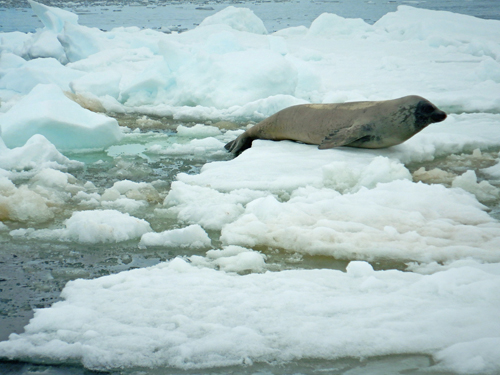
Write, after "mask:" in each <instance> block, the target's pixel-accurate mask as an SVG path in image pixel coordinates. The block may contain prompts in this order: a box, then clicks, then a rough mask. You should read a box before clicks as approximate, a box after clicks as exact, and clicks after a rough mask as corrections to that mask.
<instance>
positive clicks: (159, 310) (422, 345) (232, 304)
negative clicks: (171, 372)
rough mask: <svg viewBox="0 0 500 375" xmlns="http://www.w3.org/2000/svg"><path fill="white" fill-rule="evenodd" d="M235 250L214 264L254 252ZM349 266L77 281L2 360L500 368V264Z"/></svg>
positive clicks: (94, 365) (174, 264)
mask: <svg viewBox="0 0 500 375" xmlns="http://www.w3.org/2000/svg"><path fill="white" fill-rule="evenodd" d="M235 250H236V249H234V248H233V249H229V248H227V249H225V250H223V251H222V252H220V253H219V252H213V253H211V255H210V256H211V257H212V259H214V260H217V259H222V258H224V256H222V257H219V258H217V256H218V255H223V254H222V253H224V252H227V253H229V252H230V251H231V252H232V253H233V254H235V255H234V256H236V257H237V256H238V255H241V254H247V252H245V251H242V252H239V251H235ZM240 250H241V249H240ZM250 254H251V253H250ZM224 255H229V254H224ZM229 258H230V257H229ZM351 267H352V268H356V269H357V271H360V274H359V277H352V275H351V274H350V273H344V272H341V271H336V270H329V269H322V270H321V269H315V270H290V271H281V272H265V273H261V274H250V275H244V276H240V275H236V274H234V273H226V272H223V271H216V270H213V269H210V268H207V267H200V266H199V265H197V264H194V265H193V264H189V263H188V262H186V261H184V260H182V259H180V258H176V259H174V260H172V261H170V262H165V263H162V264H159V265H157V266H155V267H150V268H142V269H135V270H131V271H126V272H122V273H119V274H116V275H110V276H105V277H101V278H97V279H93V280H74V281H70V282H69V283H68V284H67V285H66V287H65V288H64V290H63V291H62V293H61V298H62V299H63V301H60V302H56V303H54V304H53V305H52V306H51V307H50V308H46V309H38V310H37V311H36V312H35V316H34V317H33V319H31V321H30V322H29V324H28V325H27V326H26V328H25V332H24V333H21V334H12V335H11V336H10V338H9V340H8V341H4V342H1V343H0V356H3V357H8V358H11V359H24V358H32V359H33V358H36V360H40V361H44V363H47V362H57V363H59V362H75V361H76V362H81V363H82V364H83V365H84V366H85V367H87V368H90V369H95V370H103V369H107V370H108V371H109V370H111V369H120V368H121V369H123V368H136V367H155V368H158V367H162V368H164V367H175V368H182V369H186V370H190V369H193V368H196V369H198V372H203V370H201V369H210V368H213V367H222V366H231V365H238V366H241V363H244V361H247V362H248V361H252V362H269V361H272V362H276V363H283V362H290V361H296V360H307V359H309V358H310V359H315V360H318V359H321V360H334V359H338V358H343V357H350V358H352V357H356V358H368V357H373V356H383V355H387V354H388V353H391V354H408V353H427V354H430V355H434V356H435V359H436V360H438V361H439V360H442V367H441V370H443V368H444V369H445V370H454V371H458V370H460V369H467V370H468V371H470V372H473V373H497V372H498V371H499V370H500V360H499V357H498V349H497V347H498V338H497V337H496V336H495V333H496V332H498V330H499V329H500V322H499V320H498V310H499V309H500V302H499V300H498V298H497V295H498V289H499V288H500V269H499V265H498V264H492V265H488V267H484V265H481V264H478V263H475V262H470V263H469V265H468V266H458V267H450V268H449V269H446V270H442V271H440V272H435V273H433V274H431V275H420V274H416V273H413V272H400V271H396V270H388V271H374V270H372V269H371V267H370V266H369V265H368V264H367V263H355V264H351ZM131 301H133V303H131ZM291 327H293V329H290V328H291ZM131 338H133V339H131ZM462 365H464V366H465V367H462ZM384 373H385V372H384Z"/></svg>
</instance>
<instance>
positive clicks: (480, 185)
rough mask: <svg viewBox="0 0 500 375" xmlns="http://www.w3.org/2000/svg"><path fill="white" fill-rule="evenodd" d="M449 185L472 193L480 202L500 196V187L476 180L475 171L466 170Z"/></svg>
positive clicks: (493, 199)
mask: <svg viewBox="0 0 500 375" xmlns="http://www.w3.org/2000/svg"><path fill="white" fill-rule="evenodd" d="M451 186H453V187H457V188H462V189H464V190H465V191H468V192H469V193H472V194H474V195H475V196H476V197H477V199H478V200H479V201H481V202H490V201H495V200H497V199H499V198H500V189H499V188H497V187H495V186H493V185H491V184H490V183H489V182H488V181H481V182H478V181H477V176H476V172H474V171H473V170H468V171H467V172H465V173H464V174H462V175H461V176H458V177H455V179H454V180H453V182H452V184H451Z"/></svg>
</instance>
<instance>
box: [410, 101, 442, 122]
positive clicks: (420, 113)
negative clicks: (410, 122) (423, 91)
mask: <svg viewBox="0 0 500 375" xmlns="http://www.w3.org/2000/svg"><path fill="white" fill-rule="evenodd" d="M445 118H446V113H444V112H443V111H441V110H440V109H438V108H437V107H436V106H435V105H434V104H432V103H431V102H430V101H428V100H426V99H424V98H422V99H421V100H420V101H419V102H418V103H417V107H416V108H415V127H416V128H417V129H423V128H425V127H426V126H427V125H429V124H433V123H435V122H441V121H444V119H445Z"/></svg>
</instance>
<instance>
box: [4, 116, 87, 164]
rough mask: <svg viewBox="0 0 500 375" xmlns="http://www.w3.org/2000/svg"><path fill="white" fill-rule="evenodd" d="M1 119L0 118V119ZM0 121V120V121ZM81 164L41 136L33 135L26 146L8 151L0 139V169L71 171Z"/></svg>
mask: <svg viewBox="0 0 500 375" xmlns="http://www.w3.org/2000/svg"><path fill="white" fill-rule="evenodd" d="M0 118H1V117H0ZM0 121H1V120H0ZM83 165H84V164H83V163H81V162H79V161H76V160H70V159H68V158H67V157H66V156H64V155H63V154H61V153H60V152H59V151H57V149H56V147H55V146H54V145H53V144H52V143H50V142H49V141H48V140H47V138H45V137H44V136H43V135H41V134H35V135H33V136H32V137H31V138H30V139H28V141H27V142H26V144H24V145H23V146H20V147H16V148H13V149H8V148H7V146H5V144H3V141H2V139H1V138H0V168H3V169H8V170H28V169H35V170H39V169H43V168H53V169H62V170H66V169H73V168H81V167H83Z"/></svg>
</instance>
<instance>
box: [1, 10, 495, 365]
mask: <svg viewBox="0 0 500 375" xmlns="http://www.w3.org/2000/svg"><path fill="white" fill-rule="evenodd" d="M30 4H31V6H32V8H33V10H34V12H35V14H36V15H37V16H38V17H39V18H40V20H41V21H42V23H43V25H44V28H43V29H39V30H37V31H36V32H35V33H27V34H24V33H19V32H12V33H2V34H0V51H1V55H0V57H1V58H0V103H1V107H0V130H1V132H0V137H1V139H0V220H1V222H0V237H1V239H2V241H3V242H7V241H27V243H36V242H40V241H45V242H49V243H55V244H64V243H68V242H70V243H75V244H76V243H78V244H86V245H89V246H91V245H95V244H122V243H134V244H136V245H137V247H138V248H154V249H158V251H169V252H171V251H174V252H175V251H177V252H178V253H177V254H178V256H177V257H174V259H172V260H169V261H165V262H162V263H160V264H158V265H156V266H153V267H149V268H140V269H135V270H130V271H125V272H121V273H119V274H115V275H109V276H105V277H100V278H96V279H93V280H83V279H79V280H73V281H70V282H69V283H68V284H67V285H66V287H65V288H64V290H63V292H62V295H61V297H62V301H60V302H57V303H55V304H53V305H52V307H50V308H45V309H39V310H37V311H36V312H35V316H34V318H33V319H32V320H31V321H30V322H29V324H28V325H27V326H26V327H25V332H24V333H21V334H12V335H11V336H10V337H9V339H8V340H6V341H3V342H0V357H2V358H8V359H16V360H30V361H41V362H44V363H46V362H49V363H61V362H70V363H73V362H80V363H81V364H83V365H84V366H85V367H87V368H89V369H113V368H124V367H131V368H136V367H159V366H169V367H176V368H181V369H191V368H200V369H202V368H209V367H222V366H232V365H242V364H244V365H251V364H252V363H261V362H267V363H278V364H280V363H289V362H290V361H297V360H300V359H322V360H336V359H339V358H345V357H355V358H369V357H375V356H386V355H387V356H390V355H398V354H416V355H419V354H423V355H429V356H431V357H432V358H433V361H434V363H433V364H432V367H433V368H434V369H435V370H436V371H449V372H450V371H451V372H453V373H470V374H494V373H498V372H500V352H499V349H498V348H500V317H499V315H498V311H499V309H500V300H499V298H498V290H499V288H500V222H499V217H500V216H499V214H498V213H499V211H500V208H499V201H500V158H499V155H498V153H499V151H500V132H499V131H498V127H499V126H500V114H499V113H500V95H499V94H500V45H499V44H498V40H499V39H498V38H499V37H500V21H491V20H481V19H478V18H474V17H470V16H464V15H458V14H454V13H449V12H442V11H430V10H423V9H416V8H412V7H409V6H400V7H399V8H398V10H397V11H396V12H392V13H388V14H387V15H385V16H383V17H382V18H381V19H380V20H379V21H377V22H375V24H373V25H370V24H368V23H366V22H364V21H363V20H361V19H347V18H342V17H340V16H338V15H335V14H322V15H321V16H319V17H318V18H317V19H316V20H315V21H314V22H313V23H312V24H311V25H310V27H306V26H300V27H292V28H286V29H282V30H279V31H277V32H275V33H271V34H270V33H268V31H267V30H266V28H265V26H264V24H263V22H262V21H261V20H260V19H259V18H258V17H257V16H256V15H255V14H254V13H253V12H252V11H251V10H249V9H245V8H237V7H228V8H226V9H224V10H222V11H221V12H218V13H216V14H215V15H213V16H210V17H208V18H206V19H205V21H203V22H202V23H201V24H200V25H199V26H198V27H196V28H194V29H193V30H189V31H186V32H183V33H171V34H164V33H162V32H159V31H153V30H148V29H144V30H141V29H139V28H136V27H126V28H125V27H118V28H115V29H113V30H111V31H108V32H104V31H101V30H99V29H97V28H89V27H85V26H81V25H79V24H78V16H77V15H75V14H73V13H71V12H68V11H64V10H60V9H56V8H52V7H49V6H45V5H42V4H38V3H36V2H34V1H30ZM410 94H416V95H421V96H423V97H425V98H427V99H429V100H430V101H432V102H433V103H434V104H436V105H437V106H438V107H439V108H441V109H443V110H445V111H446V112H447V113H448V118H447V119H446V120H445V121H444V122H443V123H439V124H434V125H430V126H429V127H428V128H426V129H425V130H423V131H422V132H421V133H419V134H417V135H416V136H414V137H413V138H411V139H410V140H408V141H407V142H405V143H403V144H401V145H398V146H394V147H391V148H388V149H380V150H362V149H352V148H351V149H350V148H338V149H329V150H318V148H317V147H316V146H312V145H305V144H300V143H294V142H290V141H282V142H271V141H261V140H257V141H255V142H254V143H253V146H252V147H251V148H250V149H248V150H246V151H245V152H244V153H242V154H241V155H240V156H238V157H237V158H234V159H231V157H230V155H228V154H227V152H226V151H225V149H224V144H225V143H226V142H229V141H231V140H232V139H234V138H236V137H237V136H238V135H239V134H241V133H242V132H243V131H244V129H245V128H246V127H247V126H252V125H253V124H254V123H256V122H258V121H260V120H262V119H263V118H265V117H267V116H269V115H271V114H273V113H275V112H276V111H278V110H281V109H283V108H285V107H288V106H291V105H295V104H302V103H310V102H315V103H329V102H346V101H358V100H384V99H393V98H397V97H400V96H404V95H410ZM120 116H122V117H120ZM127 116H135V117H134V118H136V121H134V122H128V123H127V125H126V126H124V125H122V124H120V125H122V126H120V125H119V121H117V120H116V118H118V119H119V120H120V119H121V118H127ZM165 118H168V122H165V121H164V119H165ZM172 124H173V125H172ZM130 160H134V162H130ZM207 161H208V162H207ZM176 163H178V164H179V165H180V166H181V167H182V168H184V167H185V166H186V165H187V166H189V168H184V169H182V168H181V167H179V168H178V169H175V167H176V165H177V164H176ZM165 165H167V166H168V167H171V168H173V169H172V170H173V171H175V173H173V175H172V176H171V177H169V178H170V180H168V181H166V179H167V176H166V175H165V174H163V175H162V172H161V171H162V170H164V169H162V168H165ZM89 171H98V172H95V175H92V173H91V172H89ZM158 171H160V172H158ZM103 176H106V177H108V179H106V178H105V177H103ZM103 181H105V182H103ZM29 241H32V242H29ZM186 254H187V255H186ZM276 254H285V255H284V256H289V257H290V258H293V259H295V260H294V263H293V264H294V265H293V266H290V265H289V264H287V265H283V264H280V263H279V262H278V261H277V262H274V263H273V259H275V258H276ZM303 257H318V259H323V258H324V257H327V258H331V259H338V260H344V261H346V263H347V262H349V263H348V266H347V269H346V270H335V269H305V268H306V267H302V264H301V259H303ZM377 264H382V265H388V266H385V267H382V268H383V269H377V267H375V265H377ZM391 265H392V266H391ZM374 268H375V269H374ZM394 268H397V269H394Z"/></svg>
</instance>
